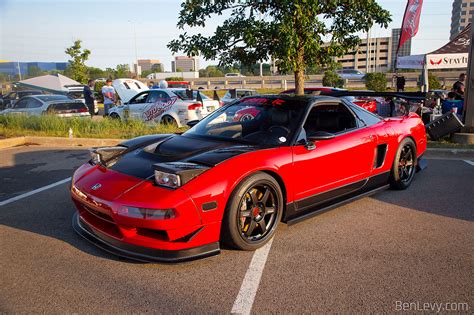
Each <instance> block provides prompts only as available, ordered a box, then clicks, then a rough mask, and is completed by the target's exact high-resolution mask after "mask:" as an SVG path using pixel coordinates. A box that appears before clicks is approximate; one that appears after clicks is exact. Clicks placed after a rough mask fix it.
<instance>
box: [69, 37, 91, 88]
mask: <svg viewBox="0 0 474 315" xmlns="http://www.w3.org/2000/svg"><path fill="white" fill-rule="evenodd" d="M81 43H82V41H81V40H80V39H78V40H76V41H75V42H74V44H73V45H72V46H71V47H69V48H67V49H66V50H65V53H66V54H68V55H69V56H71V58H72V59H71V60H69V65H68V69H66V70H67V73H68V74H69V75H70V76H71V79H73V80H76V81H77V82H81V83H84V84H85V83H87V79H88V71H87V66H86V65H85V62H86V61H87V59H89V55H90V54H91V51H90V50H89V49H83V50H82V49H81V48H82V47H81Z"/></svg>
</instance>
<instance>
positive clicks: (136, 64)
mask: <svg viewBox="0 0 474 315" xmlns="http://www.w3.org/2000/svg"><path fill="white" fill-rule="evenodd" d="M128 21H129V22H130V24H132V26H133V39H134V42H135V72H136V75H137V77H140V74H139V73H138V50H137V28H136V25H135V22H133V21H132V20H128Z"/></svg>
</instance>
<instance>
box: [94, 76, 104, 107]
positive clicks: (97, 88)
mask: <svg viewBox="0 0 474 315" xmlns="http://www.w3.org/2000/svg"><path fill="white" fill-rule="evenodd" d="M104 85H105V82H104V81H96V82H95V84H94V92H95V95H96V99H97V102H99V103H103V102H104V95H102V87H103V86H104Z"/></svg>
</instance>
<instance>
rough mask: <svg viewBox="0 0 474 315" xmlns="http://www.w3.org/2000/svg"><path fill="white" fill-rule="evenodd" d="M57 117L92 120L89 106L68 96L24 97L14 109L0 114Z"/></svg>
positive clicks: (8, 109)
mask: <svg viewBox="0 0 474 315" xmlns="http://www.w3.org/2000/svg"><path fill="white" fill-rule="evenodd" d="M14 114H17V115H18V114H22V115H32V116H40V115H55V116H59V117H79V118H88V117H89V118H90V117H91V116H90V114H89V110H88V109H87V106H86V105H85V104H84V103H83V102H81V101H79V100H74V99H71V98H69V97H68V96H66V95H55V94H41V95H31V96H25V97H22V98H21V99H20V100H19V101H18V102H16V103H15V105H13V107H12V108H7V109H5V110H3V111H1V112H0V115H14Z"/></svg>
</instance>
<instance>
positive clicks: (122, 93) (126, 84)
mask: <svg viewBox="0 0 474 315" xmlns="http://www.w3.org/2000/svg"><path fill="white" fill-rule="evenodd" d="M112 86H113V87H114V89H115V91H116V92H117V94H118V95H119V97H120V100H121V102H122V104H125V103H128V102H129V101H130V99H132V97H134V96H135V95H137V94H138V93H140V92H143V91H147V90H148V86H146V84H145V83H143V82H141V81H138V80H134V79H115V80H114V81H113V82H112Z"/></svg>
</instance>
